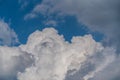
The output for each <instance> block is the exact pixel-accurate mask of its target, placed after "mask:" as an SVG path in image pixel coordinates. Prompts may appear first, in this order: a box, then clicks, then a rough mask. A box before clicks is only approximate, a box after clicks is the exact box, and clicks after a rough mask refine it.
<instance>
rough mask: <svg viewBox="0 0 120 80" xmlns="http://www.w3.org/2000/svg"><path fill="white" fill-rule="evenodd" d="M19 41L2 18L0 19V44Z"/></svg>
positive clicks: (11, 43) (12, 43)
mask: <svg viewBox="0 0 120 80" xmlns="http://www.w3.org/2000/svg"><path fill="white" fill-rule="evenodd" d="M16 43H19V41H18V38H17V34H16V33H15V32H14V30H13V29H11V28H10V27H9V24H8V23H6V22H5V21H4V20H0V45H9V46H10V45H14V44H16Z"/></svg>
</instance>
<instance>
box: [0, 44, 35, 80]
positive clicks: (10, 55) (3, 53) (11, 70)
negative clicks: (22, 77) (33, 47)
mask: <svg viewBox="0 0 120 80" xmlns="http://www.w3.org/2000/svg"><path fill="white" fill-rule="evenodd" d="M31 57H32V55H29V54H28V53H26V52H23V51H21V50H20V48H18V47H6V46H0V79H2V80H14V79H16V76H17V73H18V71H21V72H22V71H24V69H25V68H26V67H28V66H30V65H31V64H32V62H33V59H32V58H31Z"/></svg>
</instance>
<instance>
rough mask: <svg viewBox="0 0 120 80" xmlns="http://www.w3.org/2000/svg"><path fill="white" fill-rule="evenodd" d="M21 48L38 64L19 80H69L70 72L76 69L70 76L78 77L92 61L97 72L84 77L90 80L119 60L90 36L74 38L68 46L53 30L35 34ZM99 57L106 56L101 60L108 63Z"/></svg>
mask: <svg viewBox="0 0 120 80" xmlns="http://www.w3.org/2000/svg"><path fill="white" fill-rule="evenodd" d="M20 47H21V49H22V50H23V51H26V52H27V53H31V54H32V55H34V57H35V64H34V65H33V66H31V67H29V68H26V69H25V72H23V73H19V74H18V79H19V80H28V79H29V80H42V79H43V80H65V79H66V75H67V74H68V71H72V70H73V71H72V72H71V73H70V74H71V75H74V74H75V73H76V72H78V71H79V70H81V66H82V65H83V64H84V63H85V62H86V61H90V63H91V64H94V66H95V69H94V70H93V71H91V72H89V74H87V73H86V74H85V75H84V76H83V77H82V78H81V79H84V80H88V79H90V78H93V77H94V75H95V74H96V73H98V72H99V71H101V70H102V69H104V68H105V67H106V66H107V65H108V64H110V63H111V62H112V61H113V60H114V57H115V56H114V50H112V49H110V48H104V47H103V46H102V45H101V44H100V43H98V42H95V41H94V40H93V39H92V37H91V36H90V35H86V36H84V37H73V39H72V40H71V43H68V42H66V41H65V40H64V38H63V36H59V35H58V33H57V31H56V30H54V29H53V28H50V29H44V30H43V31H42V32H40V31H36V32H34V33H32V34H31V35H30V37H29V39H28V42H27V44H26V45H21V46H20ZM108 52H110V53H111V54H110V53H109V54H108ZM97 54H100V55H102V56H103V57H102V58H100V60H103V61H104V62H101V61H99V60H97V59H98V56H97V57H96V56H95V55H97ZM109 59H111V60H109ZM91 75H92V76H91ZM89 76H90V77H89ZM84 77H85V78H84Z"/></svg>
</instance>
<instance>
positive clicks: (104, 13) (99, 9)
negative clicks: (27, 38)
mask: <svg viewBox="0 0 120 80" xmlns="http://www.w3.org/2000/svg"><path fill="white" fill-rule="evenodd" d="M119 7H120V0H43V1H42V3H40V4H38V5H36V6H35V7H34V9H33V10H32V11H31V13H28V14H27V15H26V16H28V15H29V18H28V19H30V18H34V17H35V15H36V16H39V15H40V14H42V15H44V16H46V17H47V18H48V19H49V18H52V17H53V18H61V17H64V16H66V15H69V16H71V15H72V16H75V17H76V18H77V20H78V21H79V22H82V23H83V24H85V25H86V26H88V28H89V29H90V30H91V31H99V32H101V33H103V34H104V35H105V36H106V37H107V38H108V41H106V42H109V43H108V44H111V45H115V46H117V47H120V43H119V40H120V38H119V36H120V32H119V30H120V27H119V26H120V15H119V14H120V10H119ZM31 14H32V15H34V17H33V16H32V15H31ZM53 15H54V16H53ZM55 15H56V16H55Z"/></svg>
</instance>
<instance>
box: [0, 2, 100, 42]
mask: <svg viewBox="0 0 120 80" xmlns="http://www.w3.org/2000/svg"><path fill="white" fill-rule="evenodd" d="M39 3H41V1H40V0H35V1H33V2H32V1H31V2H30V1H29V2H28V5H27V6H25V7H24V8H22V5H23V4H24V2H23V1H22V0H21V3H20V2H19V1H17V0H12V1H10V0H1V2H0V11H1V12H0V18H1V19H4V21H5V22H7V23H10V27H11V28H12V29H14V31H15V32H16V34H17V35H18V38H19V41H20V42H21V43H23V44H24V43H26V40H27V38H28V36H29V35H30V34H31V33H32V32H34V31H35V30H37V29H39V30H42V29H43V28H45V27H54V28H56V29H57V30H58V32H59V33H60V34H63V35H64V37H65V39H66V40H67V41H70V40H71V38H72V36H79V35H82V36H83V35H85V34H92V35H93V37H94V39H95V40H96V41H100V40H101V39H102V34H100V33H98V32H95V33H94V32H91V31H90V30H89V29H88V28H87V27H86V26H85V25H84V24H82V23H79V22H78V21H77V19H76V17H74V16H69V15H68V16H66V17H64V18H63V20H64V22H62V21H59V23H58V24H59V25H56V26H52V25H45V24H44V23H43V21H45V20H47V18H44V17H43V15H39V17H38V18H35V19H30V20H24V16H25V15H26V14H27V13H29V12H31V10H32V9H33V8H34V6H35V5H36V4H39ZM53 19H54V18H53Z"/></svg>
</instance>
